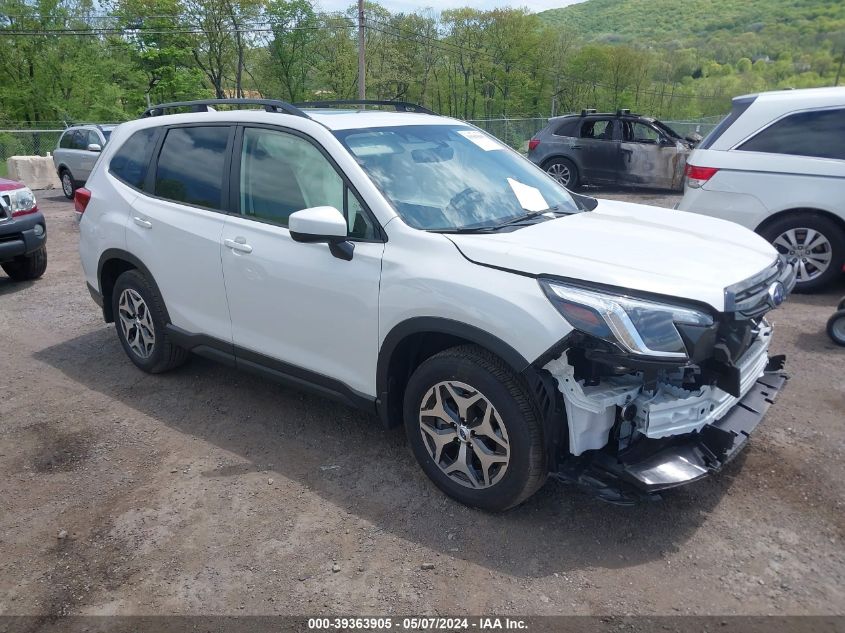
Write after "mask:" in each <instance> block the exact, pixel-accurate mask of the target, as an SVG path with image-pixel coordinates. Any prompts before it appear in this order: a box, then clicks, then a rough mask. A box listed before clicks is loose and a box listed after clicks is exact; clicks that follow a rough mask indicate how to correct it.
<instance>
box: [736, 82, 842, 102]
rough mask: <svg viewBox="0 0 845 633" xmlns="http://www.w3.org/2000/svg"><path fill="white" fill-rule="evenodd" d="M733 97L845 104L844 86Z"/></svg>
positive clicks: (774, 91)
mask: <svg viewBox="0 0 845 633" xmlns="http://www.w3.org/2000/svg"><path fill="white" fill-rule="evenodd" d="M734 98H735V99H750V98H754V99H756V100H757V101H767V102H778V101H802V102H805V103H806V104H807V106H817V105H842V104H845V86H839V87H829V88H801V89H800V90H770V91H769V92H757V93H752V94H747V95H742V96H739V97H734Z"/></svg>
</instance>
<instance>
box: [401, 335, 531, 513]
mask: <svg viewBox="0 0 845 633" xmlns="http://www.w3.org/2000/svg"><path fill="white" fill-rule="evenodd" d="M405 430H406V432H407V435H408V441H409V443H410V444H411V448H412V449H413V451H414V456H415V457H416V458H417V461H418V462H419V464H420V466H421V467H422V469H423V470H424V471H425V473H426V474H427V475H428V476H429V478H431V480H432V481H433V482H434V483H435V484H436V485H437V486H438V487H439V488H440V489H441V490H443V491H444V492H445V493H446V494H448V495H449V496H451V497H454V498H455V499H457V500H458V501H460V502H462V503H465V504H467V505H471V506H476V507H479V508H484V509H485V510H493V511H501V510H507V509H508V508H511V507H513V506H515V505H517V504H519V503H521V502H522V501H524V500H525V499H527V498H528V497H529V496H530V495H532V494H533V493H534V492H535V491H536V490H537V489H538V488H539V487H540V486H541V485H542V484H543V482H544V481H545V478H546V474H547V471H546V462H545V451H544V450H543V433H542V429H541V425H540V422H539V416H538V415H537V414H536V409H535V407H534V405H533V404H532V400H531V397H530V395H529V394H528V392H527V390H526V388H525V386H524V384H523V383H522V382H521V381H520V379H519V378H518V377H517V376H516V375H515V374H514V373H513V372H512V371H511V370H510V368H509V367H508V366H507V365H506V364H505V363H504V362H503V361H502V360H501V359H500V358H498V357H497V356H494V355H493V354H490V353H489V352H487V351H486V350H483V349H481V348H479V347H475V346H463V347H455V348H452V349H448V350H445V351H443V352H440V353H439V354H435V355H434V356H432V357H431V358H429V359H428V360H426V361H425V362H424V363H422V364H421V365H420V366H419V367H418V368H417V370H416V371H415V372H414V374H413V375H412V376H411V379H410V380H409V381H408V386H407V388H406V390H405Z"/></svg>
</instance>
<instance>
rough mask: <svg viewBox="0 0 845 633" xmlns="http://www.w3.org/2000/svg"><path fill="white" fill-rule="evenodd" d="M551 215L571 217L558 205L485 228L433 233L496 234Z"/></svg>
mask: <svg viewBox="0 0 845 633" xmlns="http://www.w3.org/2000/svg"><path fill="white" fill-rule="evenodd" d="M549 213H552V214H554V215H555V216H556V217H560V216H562V215H570V212H568V211H559V210H558V205H555V206H553V207H549V208H548V209H543V210H542V211H528V212H527V213H523V214H522V215H518V216H516V217H514V218H509V219H507V220H505V221H504V222H498V223H496V224H486V225H484V226H461V227H457V228H453V229H431V231H432V232H433V233H495V232H496V231H498V230H500V229H504V228H506V227H509V226H514V225H517V224H521V223H523V222H528V221H529V220H533V219H534V218H538V217H540V216H546V215H548V214H549Z"/></svg>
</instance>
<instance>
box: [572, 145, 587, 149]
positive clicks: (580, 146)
mask: <svg viewBox="0 0 845 633" xmlns="http://www.w3.org/2000/svg"><path fill="white" fill-rule="evenodd" d="M583 148H584V146H583V145H570V146H569V149H583Z"/></svg>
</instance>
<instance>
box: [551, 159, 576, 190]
mask: <svg viewBox="0 0 845 633" xmlns="http://www.w3.org/2000/svg"><path fill="white" fill-rule="evenodd" d="M543 169H545V170H546V173H547V174H548V175H549V176H551V177H552V178H554V179H555V180H556V181H558V183H560V184H561V185H563V186H564V187H566V188H567V189H569V190H571V191H575V189H577V188H578V185H579V184H580V179H579V177H578V168H577V167H576V166H575V163H573V162H572V161H571V160H569V159H568V158H552V159H551V160H549V161H548V162H547V163H546V164H545V165H544V166H543Z"/></svg>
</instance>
